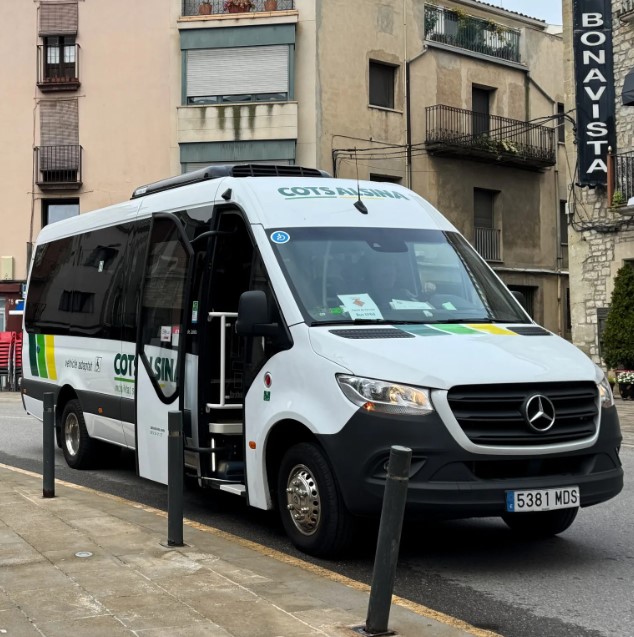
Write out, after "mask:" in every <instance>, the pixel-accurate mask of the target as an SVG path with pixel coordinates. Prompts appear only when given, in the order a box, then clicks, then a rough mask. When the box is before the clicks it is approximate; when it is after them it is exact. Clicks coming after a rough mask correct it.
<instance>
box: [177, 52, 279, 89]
mask: <svg viewBox="0 0 634 637" xmlns="http://www.w3.org/2000/svg"><path fill="white" fill-rule="evenodd" d="M288 57H289V53H288V46H286V45H282V46H257V47H240V48H233V49H197V50H191V51H188V52H187V97H201V96H213V95H243V94H249V95H253V94H257V93H288Z"/></svg>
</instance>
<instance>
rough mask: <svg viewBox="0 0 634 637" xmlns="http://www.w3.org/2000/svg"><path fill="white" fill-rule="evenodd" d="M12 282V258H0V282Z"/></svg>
mask: <svg viewBox="0 0 634 637" xmlns="http://www.w3.org/2000/svg"><path fill="white" fill-rule="evenodd" d="M11 280H13V257H0V281H11Z"/></svg>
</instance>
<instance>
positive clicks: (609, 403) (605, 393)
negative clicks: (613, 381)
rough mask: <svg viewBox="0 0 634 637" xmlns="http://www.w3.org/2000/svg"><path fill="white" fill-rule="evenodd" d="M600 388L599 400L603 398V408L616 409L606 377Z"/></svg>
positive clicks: (599, 385) (602, 380)
mask: <svg viewBox="0 0 634 637" xmlns="http://www.w3.org/2000/svg"><path fill="white" fill-rule="evenodd" d="M597 387H598V388H599V398H601V407H614V394H612V388H611V387H610V382H609V381H608V379H607V377H606V376H604V377H603V378H602V379H601V382H600V383H599V384H598V385H597Z"/></svg>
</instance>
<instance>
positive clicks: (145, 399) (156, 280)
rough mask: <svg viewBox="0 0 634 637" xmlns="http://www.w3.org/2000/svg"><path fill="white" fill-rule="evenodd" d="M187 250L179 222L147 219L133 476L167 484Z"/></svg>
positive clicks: (178, 405) (179, 396) (179, 403)
mask: <svg viewBox="0 0 634 637" xmlns="http://www.w3.org/2000/svg"><path fill="white" fill-rule="evenodd" d="M191 255H192V248H191V246H190V244H189V241H188V240H187V237H186V236H185V233H184V231H183V229H182V226H181V224H180V223H179V221H178V220H177V219H176V218H175V217H173V216H172V215H169V214H159V215H155V216H154V217H153V219H152V227H151V230H150V239H149V246H148V252H147V259H146V264H145V276H144V280H143V288H142V300H141V309H140V316H139V329H138V336H137V365H136V374H137V378H136V397H135V398H136V400H135V405H136V449H137V464H138V472H139V475H140V476H142V477H144V478H148V479H150V480H154V481H156V482H162V483H163V484H167V439H168V430H167V416H168V413H169V412H170V411H177V410H181V411H182V409H183V384H184V375H185V374H184V371H185V370H184V365H183V360H184V359H183V357H184V356H185V321H186V310H185V308H186V304H187V303H188V296H189V295H188V286H189V281H190V263H191V261H192V260H191Z"/></svg>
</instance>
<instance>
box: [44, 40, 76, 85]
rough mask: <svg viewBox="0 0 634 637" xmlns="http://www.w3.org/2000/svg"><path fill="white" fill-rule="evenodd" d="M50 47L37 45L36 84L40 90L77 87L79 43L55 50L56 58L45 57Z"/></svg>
mask: <svg viewBox="0 0 634 637" xmlns="http://www.w3.org/2000/svg"><path fill="white" fill-rule="evenodd" d="M49 51H50V49H49V48H47V47H46V46H45V45H43V44H39V45H38V47H37V85H38V86H39V87H40V90H42V91H64V90H66V91H67V90H75V89H77V88H79V86H80V82H79V44H73V45H71V46H65V47H61V48H60V49H57V50H56V54H57V56H58V58H56V59H55V60H49V59H47V55H49Z"/></svg>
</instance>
